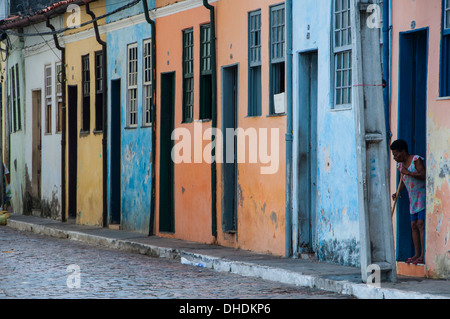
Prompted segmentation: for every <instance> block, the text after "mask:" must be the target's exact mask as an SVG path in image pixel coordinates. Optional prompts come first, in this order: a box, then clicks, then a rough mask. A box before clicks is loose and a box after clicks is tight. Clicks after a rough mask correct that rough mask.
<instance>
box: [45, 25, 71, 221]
mask: <svg viewBox="0 0 450 319" xmlns="http://www.w3.org/2000/svg"><path fill="white" fill-rule="evenodd" d="M46 26H47V27H48V28H50V30H52V31H53V32H54V31H55V27H54V26H53V25H52V24H51V23H50V19H49V18H47V19H46ZM53 41H54V42H55V47H56V48H57V49H58V50H59V51H61V64H62V68H61V71H62V74H61V88H62V124H61V126H62V127H61V221H62V222H66V221H67V219H66V48H63V47H61V45H60V44H59V40H58V36H57V35H56V33H53Z"/></svg>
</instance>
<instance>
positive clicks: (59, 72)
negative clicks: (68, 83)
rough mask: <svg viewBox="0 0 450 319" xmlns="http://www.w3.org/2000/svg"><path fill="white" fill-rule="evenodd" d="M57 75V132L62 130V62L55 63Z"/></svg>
mask: <svg viewBox="0 0 450 319" xmlns="http://www.w3.org/2000/svg"><path fill="white" fill-rule="evenodd" d="M55 70H56V76H55V87H56V103H58V109H57V113H56V132H61V131H62V103H63V100H62V81H63V78H62V76H63V72H62V63H61V62H57V63H56V65H55Z"/></svg>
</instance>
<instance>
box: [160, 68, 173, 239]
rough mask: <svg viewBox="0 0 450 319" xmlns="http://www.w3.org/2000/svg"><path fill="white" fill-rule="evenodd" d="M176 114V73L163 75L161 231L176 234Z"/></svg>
mask: <svg viewBox="0 0 450 319" xmlns="http://www.w3.org/2000/svg"><path fill="white" fill-rule="evenodd" d="M174 112H175V72H171V73H164V74H161V128H160V130H161V137H160V146H161V150H160V161H159V163H160V171H159V173H160V176H159V194H160V195H159V231H161V232H170V233H173V232H175V207H174V163H173V161H172V148H173V146H174V142H173V140H172V132H173V130H174Z"/></svg>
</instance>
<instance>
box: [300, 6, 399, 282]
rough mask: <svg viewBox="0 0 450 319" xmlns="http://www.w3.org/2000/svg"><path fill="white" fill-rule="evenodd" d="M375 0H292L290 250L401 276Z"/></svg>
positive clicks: (390, 277) (387, 275) (390, 276)
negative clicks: (392, 211) (390, 188)
mask: <svg viewBox="0 0 450 319" xmlns="http://www.w3.org/2000/svg"><path fill="white" fill-rule="evenodd" d="M369 4H371V3H369V2H367V1H353V0H343V1H341V0H338V1H327V0H324V1H293V8H292V15H293V16H292V29H293V37H292V39H293V40H292V52H293V53H292V54H293V56H292V72H293V76H292V95H293V97H292V99H293V115H292V125H293V160H292V162H293V193H292V206H293V207H292V250H293V254H294V256H306V257H309V258H314V259H316V260H319V261H326V262H331V263H338V264H343V265H349V266H354V267H361V273H362V277H363V279H364V278H366V277H367V269H368V268H370V267H371V266H377V267H379V269H380V270H381V271H382V273H383V274H384V277H383V279H384V280H395V278H396V271H395V261H394V247H393V231H392V223H391V220H390V213H389V208H390V201H389V193H388V185H389V176H388V153H387V136H386V130H385V117H384V106H383V89H382V83H383V78H382V72H381V71H382V68H381V65H382V54H381V52H382V51H381V48H382V47H381V46H380V42H381V41H380V40H381V39H380V29H381V25H380V26H377V27H373V26H372V25H371V24H369V23H366V22H367V21H369V19H370V21H372V14H373V12H374V10H373V7H369ZM375 8H376V9H377V10H378V11H376V12H378V13H379V14H380V16H379V18H380V19H381V9H380V8H379V7H378V6H377V7H375ZM364 61H371V62H370V63H367V62H366V63H364Z"/></svg>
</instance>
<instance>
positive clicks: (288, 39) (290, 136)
mask: <svg viewBox="0 0 450 319" xmlns="http://www.w3.org/2000/svg"><path fill="white" fill-rule="evenodd" d="M286 53H287V54H286V55H287V59H286V103H287V124H286V125H287V130H286V131H287V132H286V243H285V256H286V257H290V256H291V248H292V247H291V246H292V242H291V241H292V235H293V234H292V233H291V232H292V229H291V228H292V219H291V213H292V140H293V129H292V55H293V53H292V0H286ZM295 235H296V236H297V234H295Z"/></svg>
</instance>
